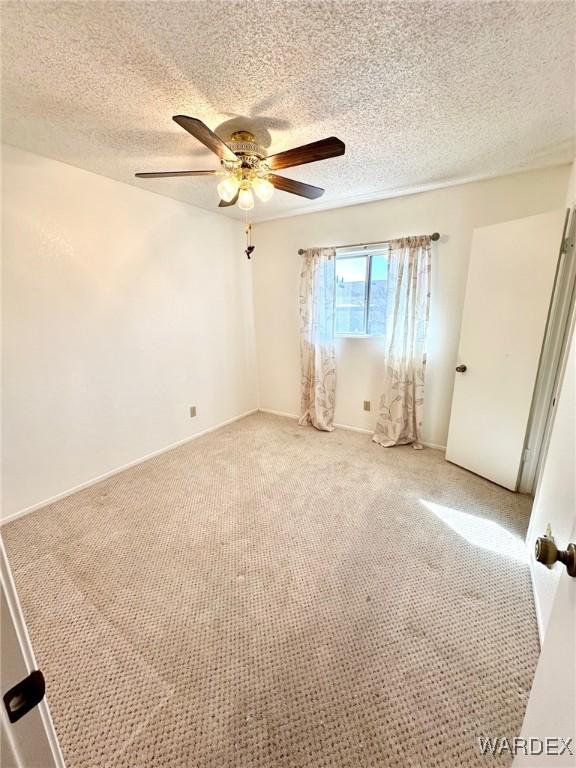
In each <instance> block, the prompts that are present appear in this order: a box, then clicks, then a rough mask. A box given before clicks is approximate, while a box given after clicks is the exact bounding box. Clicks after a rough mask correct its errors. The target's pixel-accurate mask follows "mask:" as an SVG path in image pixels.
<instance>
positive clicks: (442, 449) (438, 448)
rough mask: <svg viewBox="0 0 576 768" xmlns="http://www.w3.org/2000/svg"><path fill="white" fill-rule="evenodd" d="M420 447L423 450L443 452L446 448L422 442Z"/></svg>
mask: <svg viewBox="0 0 576 768" xmlns="http://www.w3.org/2000/svg"><path fill="white" fill-rule="evenodd" d="M422 445H423V446H424V447H425V448H434V450H435V451H445V450H446V446H445V445H438V443H425V442H424V441H422Z"/></svg>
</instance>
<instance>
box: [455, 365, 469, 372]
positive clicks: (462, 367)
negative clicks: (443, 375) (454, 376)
mask: <svg viewBox="0 0 576 768" xmlns="http://www.w3.org/2000/svg"><path fill="white" fill-rule="evenodd" d="M456 371H457V373H465V372H466V371H467V367H466V366H465V365H457V366H456Z"/></svg>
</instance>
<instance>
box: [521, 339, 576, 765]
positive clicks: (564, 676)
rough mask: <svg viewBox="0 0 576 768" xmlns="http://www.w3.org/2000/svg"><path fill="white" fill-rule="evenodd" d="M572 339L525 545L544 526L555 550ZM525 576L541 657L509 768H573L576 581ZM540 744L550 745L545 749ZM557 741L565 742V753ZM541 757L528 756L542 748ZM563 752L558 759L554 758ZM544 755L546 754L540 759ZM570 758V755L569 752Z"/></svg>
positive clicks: (575, 421) (566, 537)
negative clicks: (519, 749)
mask: <svg viewBox="0 0 576 768" xmlns="http://www.w3.org/2000/svg"><path fill="white" fill-rule="evenodd" d="M575 433H576V336H574V335H573V336H572V343H571V345H570V352H569V356H568V363H567V366H566V370H565V373H564V377H563V382H562V387H561V390H560V394H559V397H558V404H557V409H556V413H555V417H554V424H553V426H552V433H551V436H550V443H549V446H548V450H547V452H546V457H545V460H544V465H543V469H542V474H541V476H540V480H539V483H538V488H537V491H536V498H535V500H534V508H533V512H532V517H531V519H530V529H529V531H528V539H527V541H528V545H529V547H530V550H531V552H532V553H533V552H534V542H535V540H536V539H537V538H538V537H539V536H542V535H544V533H545V532H546V528H547V526H548V525H550V527H551V529H552V535H553V537H554V540H555V543H556V545H557V546H558V547H559V548H560V549H566V547H567V545H568V543H569V542H574V543H576V484H575V482H574V467H575V466H576V434H575ZM531 568H532V577H533V582H534V600H535V603H536V615H537V618H538V628H539V631H540V637H541V640H542V652H541V654H540V658H539V660H538V666H537V669H536V675H535V677H534V683H533V685H532V690H531V692H530V698H529V700H528V707H527V709H526V716H525V718H524V724H523V726H522V732H521V734H520V736H521V738H523V739H526V740H528V744H529V745H530V741H529V740H530V739H534V740H537V741H534V742H532V744H533V748H532V749H531V750H527V751H531V752H533V754H531V755H522V754H520V755H518V757H517V758H516V761H515V763H514V766H515V767H516V766H522V767H523V768H524V766H532V768H543V766H548V765H550V766H552V765H554V766H576V578H571V577H570V576H569V575H568V573H567V570H566V568H565V566H564V565H562V564H561V563H556V564H555V565H553V566H552V568H550V569H548V568H546V567H545V566H544V565H541V564H540V563H537V562H536V561H535V559H534V556H533V555H532V559H531ZM545 739H549V740H552V741H551V742H550V741H549V742H548V744H547V749H546V742H545ZM559 739H563V740H564V743H566V742H567V741H568V739H572V742H571V743H570V745H569V748H567V749H565V748H564V746H563V745H559V744H558V741H554V740H559ZM541 743H543V744H544V745H545V746H544V747H543V748H542V753H543V754H534V753H537V752H539V751H540V750H541V746H540V745H541ZM560 751H562V754H554V753H559V752H560ZM545 752H548V754H544V753H545ZM570 753H572V754H570Z"/></svg>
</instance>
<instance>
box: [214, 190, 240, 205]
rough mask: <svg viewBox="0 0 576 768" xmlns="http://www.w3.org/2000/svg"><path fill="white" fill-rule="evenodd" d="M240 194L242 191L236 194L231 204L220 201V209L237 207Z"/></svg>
mask: <svg viewBox="0 0 576 768" xmlns="http://www.w3.org/2000/svg"><path fill="white" fill-rule="evenodd" d="M239 194H240V190H238V192H236V194H235V195H234V197H233V198H232V200H230V202H228V203H227V202H226V200H220V202H219V203H218V208H228V206H229V205H236V203H237V202H238V195H239Z"/></svg>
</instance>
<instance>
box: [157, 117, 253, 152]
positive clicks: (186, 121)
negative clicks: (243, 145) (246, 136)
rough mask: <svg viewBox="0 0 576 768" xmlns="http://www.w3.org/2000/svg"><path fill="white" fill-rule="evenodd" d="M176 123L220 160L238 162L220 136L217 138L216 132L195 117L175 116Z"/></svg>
mask: <svg viewBox="0 0 576 768" xmlns="http://www.w3.org/2000/svg"><path fill="white" fill-rule="evenodd" d="M172 120H174V122H175V123H178V125H179V126H180V127H181V128H184V130H185V131H188V133H190V134H192V136H194V138H195V139H198V141H200V142H202V144H204V146H205V147H208V149H210V150H211V151H212V152H214V154H216V155H218V157H219V158H220V160H230V161H233V160H238V158H237V157H236V155H235V154H234V152H232V150H231V149H230V147H228V146H227V145H226V144H224V142H223V141H222V139H221V138H220V137H219V136H216V134H215V133H214V131H211V130H210V128H208V126H207V125H204V123H203V122H202V121H201V120H198V119H197V118H195V117H188V116H187V115H174V117H173V118H172Z"/></svg>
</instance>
